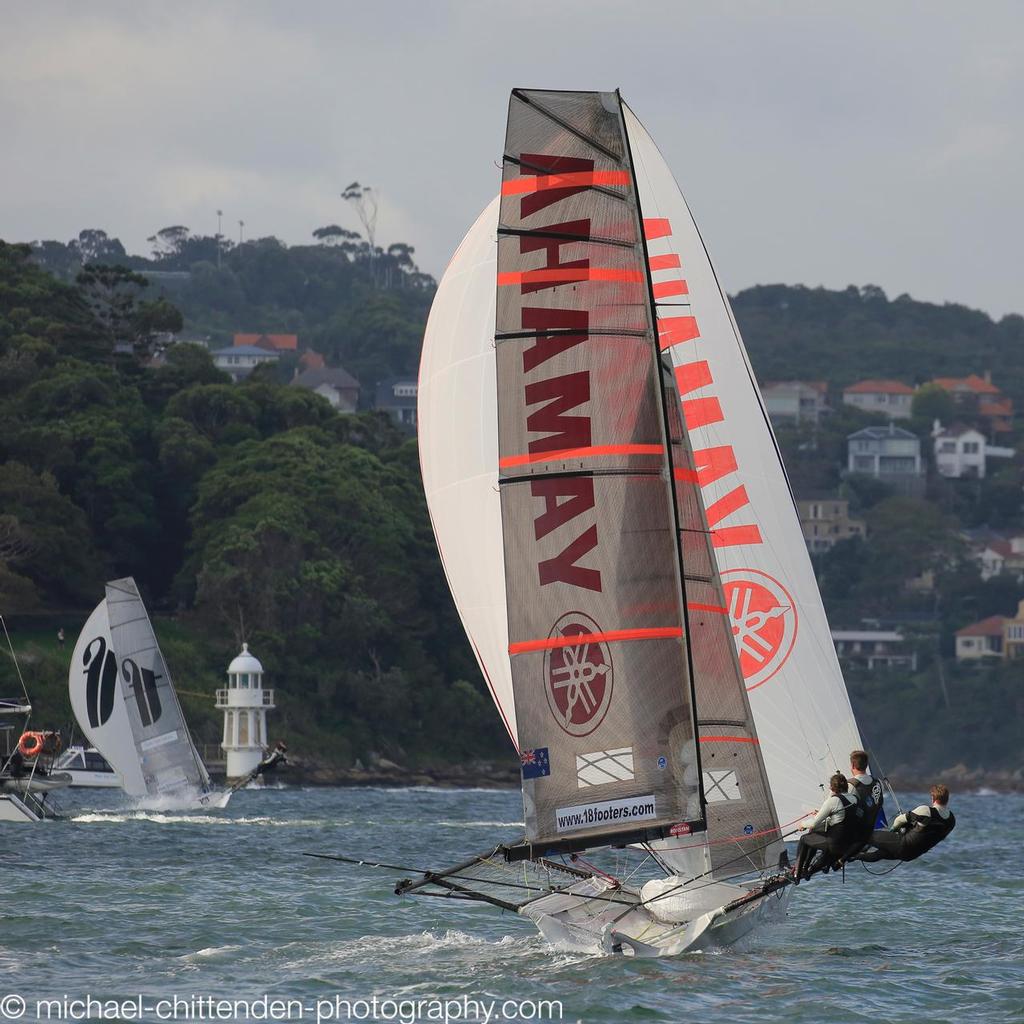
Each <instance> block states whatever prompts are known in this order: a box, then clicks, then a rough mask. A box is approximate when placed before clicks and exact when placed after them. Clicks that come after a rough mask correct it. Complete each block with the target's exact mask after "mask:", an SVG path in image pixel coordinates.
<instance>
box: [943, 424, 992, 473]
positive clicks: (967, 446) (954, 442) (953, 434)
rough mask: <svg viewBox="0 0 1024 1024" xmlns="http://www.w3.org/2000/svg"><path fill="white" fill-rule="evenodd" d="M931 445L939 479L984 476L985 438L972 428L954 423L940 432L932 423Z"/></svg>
mask: <svg viewBox="0 0 1024 1024" xmlns="http://www.w3.org/2000/svg"><path fill="white" fill-rule="evenodd" d="M932 437H933V438H934V444H935V468H936V469H938V471H939V472H940V473H941V474H942V475H943V476H948V477H954V478H955V479H957V480H959V479H960V478H961V477H977V478H978V479H981V478H982V477H984V476H985V435H984V434H983V433H982V432H981V431H980V430H975V429H974V427H967V426H964V425H963V424H962V423H954V424H953V425H952V426H949V427H946V428H943V427H942V425H941V424H940V423H939V422H938V421H936V423H935V426H934V428H933V429H932Z"/></svg>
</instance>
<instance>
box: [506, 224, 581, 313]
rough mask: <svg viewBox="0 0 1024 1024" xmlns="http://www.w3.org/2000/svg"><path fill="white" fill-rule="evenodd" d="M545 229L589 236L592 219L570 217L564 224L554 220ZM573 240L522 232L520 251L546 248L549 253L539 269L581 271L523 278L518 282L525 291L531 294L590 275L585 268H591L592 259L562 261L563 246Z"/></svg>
mask: <svg viewBox="0 0 1024 1024" xmlns="http://www.w3.org/2000/svg"><path fill="white" fill-rule="evenodd" d="M544 230H545V231H550V232H551V233H552V234H559V235H576V236H579V237H580V238H586V237H587V236H588V235H589V234H590V221H589V220H572V221H567V222H566V223H564V224H552V225H551V226H550V227H546V228H545V229H544ZM573 244H576V243H574V242H571V241H570V240H569V239H567V238H536V237H532V236H530V235H521V236H520V238H519V252H520V253H521V254H526V253H529V252H537V251H539V250H544V252H545V253H546V254H547V261H546V262H545V264H544V266H543V268H539V269H544V270H554V271H565V270H578V271H580V273H579V274H578V275H576V274H561V275H559V274H553V275H552V280H547V281H543V280H539V281H533V282H528V281H524V282H523V283H522V284H521V285H520V286H519V290H520V292H521V293H522V294H523V295H528V294H529V293H530V292H539V291H541V290H543V289H544V288H555V287H557V286H558V285H565V284H576V283H578V282H579V281H585V280H587V275H586V273H584V271H586V270H588V269H589V268H590V260H589V259H581V260H567V261H565V262H562V246H563V245H573ZM555 278H557V280H555Z"/></svg>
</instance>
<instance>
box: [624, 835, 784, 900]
mask: <svg viewBox="0 0 1024 1024" xmlns="http://www.w3.org/2000/svg"><path fill="white" fill-rule="evenodd" d="M800 831H801V830H800V829H794V830H793V831H792V832H787V833H786V835H783V836H780V837H779V838H780V839H783V840H785V839H787V838H789V837H790V836H794V835H799V833H800ZM774 842H775V840H774V839H773V840H771V842H768V843H763V844H760V845H759V846H756V847H754V849H753V850H752V851H751V853H757V852H759V851H761V850H767V849H768V847H769V846H771V845H772V843H774ZM749 856H750V854H749V853H746V852H744V853H741V854H740V855H739V856H738V857H733V859H732V860H727V861H725V862H724V863H722V864H719V865H718V866H717V867H713V868H711V869H710V870H708V871H705V872H703V873H702V874H699V875H694V876H693V878H690V879H687V880H686V881H685V882H680V883H678V884H677V885H674V886H673V887H672V888H671V889H667V890H666V891H665V892H663V893H660V894H659V895H657V896H653V897H652V898H651V899H649V900H642V901H641V903H640V905H641V906H644V905H646V904H647V903H653V902H655V901H656V900H660V899H664V898H665V897H666V896H671V895H672V893H674V892H676V891H678V890H680V889H683V888H685V887H686V886H688V885H690V884H692V883H693V882H696V881H699V880H700V879H702V878H707V877H708V876H709V875H713V874H714V873H715V872H716V871H720V870H721V869H722V868H727V867H728V866H729V865H730V864H736V863H737V862H738V861H741V860H745V859H746V858H747V857H749ZM715 881H717V879H715V878H712V879H710V880H709V881H708V882H706V883H705V885H711V884H712V883H713V882H715ZM702 888H704V886H702V885H698V886H697V887H696V889H693V890H691V891H692V892H696V891H697V889H702Z"/></svg>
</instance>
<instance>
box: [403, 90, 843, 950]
mask: <svg viewBox="0 0 1024 1024" xmlns="http://www.w3.org/2000/svg"><path fill="white" fill-rule="evenodd" d="M418 416H419V443H420V457H421V469H422V475H423V481H424V488H425V492H426V497H427V503H428V507H429V510H430V515H431V520H432V524H433V528H434V533H435V537H436V540H437V544H438V548H439V551H440V554H441V559H442V562H443V565H444V570H445V573H446V576H447V579H448V583H449V586H450V588H451V591H452V595H453V598H454V600H455V604H456V606H457V609H458V612H459V614H460V617H461V619H462V622H463V625H464V627H465V630H466V633H467V635H468V637H469V639H470V642H471V644H472V647H473V650H474V652H475V654H476V657H477V660H478V662H479V665H480V669H481V671H482V673H483V676H484V678H485V679H486V681H487V685H488V687H489V689H490V693H491V696H492V697H493V698H494V702H495V704H496V706H497V709H498V712H499V714H500V716H501V718H502V721H503V722H504V724H505V727H506V729H507V730H508V733H509V736H510V738H511V740H512V742H513V744H514V745H515V748H516V750H517V751H518V752H519V755H520V759H521V763H522V777H523V798H524V808H525V825H526V834H525V836H524V837H523V838H522V839H521V840H520V841H517V842H512V843H499V844H496V846H495V847H494V848H493V849H490V850H488V851H486V852H484V853H483V854H479V855H477V856H475V857H472V858H470V859H468V860H466V861H465V862H463V863H462V864H459V865H456V866H454V867H451V868H448V869H444V870H436V871H433V870H432V871H429V872H425V873H420V874H419V875H418V876H417V877H412V878H408V879H405V880H403V881H402V882H400V883H399V885H398V887H397V890H396V891H397V892H398V893H400V894H422V895H433V896H444V897H446V898H450V899H460V900H472V901H480V902H484V903H489V904H491V905H494V906H498V907H500V908H502V909H504V910H514V911H516V912H517V913H519V914H521V915H523V916H525V917H527V918H529V919H531V920H532V921H533V922H534V923H535V924H536V925H537V927H538V928H539V930H540V931H541V933H542V934H543V935H544V936H545V937H546V938H547V939H548V940H549V941H551V942H552V943H554V944H555V945H557V946H559V947H562V948H570V949H578V950H585V951H603V952H608V953H623V954H627V955H637V956H659V955H673V954H678V953H682V952H685V951H687V950H693V949H702V948H708V947H713V946H716V945H729V944H731V943H734V942H736V941H737V940H738V939H740V938H741V937H742V936H744V935H746V934H748V933H749V932H751V931H752V930H754V929H755V928H756V927H758V926H759V925H760V924H762V923H764V922H766V921H771V920H776V919H778V918H780V917H781V916H783V915H784V914H785V910H786V907H787V904H788V901H789V899H790V893H791V892H792V889H791V887H790V885H789V881H790V878H789V875H788V872H786V871H785V867H786V856H785V847H784V840H785V839H787V838H789V837H791V836H792V835H793V834H794V832H795V828H796V826H797V823H798V822H800V821H801V820H803V819H804V818H805V817H806V816H807V814H808V813H809V812H813V809H814V808H815V807H817V805H818V804H819V803H820V801H821V797H822V789H823V783H824V781H825V779H827V777H828V776H829V774H831V772H833V771H834V770H836V769H837V768H838V767H841V766H845V765H846V763H847V758H848V754H849V751H851V750H853V749H856V748H859V747H860V745H861V743H860V736H859V733H858V730H857V725H856V722H855V720H854V717H853V713H852V710H851V708H850V702H849V698H848V695H847V693H846V689H845V685H844V683H843V678H842V673H841V670H840V668H839V664H838V661H837V659H836V655H835V651H834V648H833V646H832V643H831V639H830V633H829V629H828V623H827V620H826V617H825V612H824V608H823V606H822V602H821V598H820V595H819V593H818V589H817V585H816V582H815V578H814V573H813V570H812V567H811V563H810V559H809V556H808V554H807V550H806V547H805V545H804V541H803V537H802V534H801V531H800V526H799V520H798V517H797V513H796V509H795V504H794V501H793V496H792V493H791V490H790V487H789V483H788V479H787V477H786V472H785V469H784V467H783V464H782V460H781V456H780V453H779V449H778V445H777V444H776V441H775V437H774V434H773V432H772V428H771V424H770V422H769V419H768V416H767V413H766V411H765V406H764V403H763V401H762V398H761V395H760V392H759V390H758V386H757V382H756V380H755V378H754V374H753V371H752V369H751V366H750V363H749V360H748V358H747V354H746V351H745V349H744V347H743V342H742V340H741V338H740V333H739V330H738V328H737V326H736V322H735V320H734V318H733V315H732V312H731V310H730V307H729V302H728V299H727V297H726V294H725V292H724V290H723V289H722V287H721V285H720V284H719V281H718V279H717V276H716V274H715V271H714V269H713V267H712V265H711V262H710V258H709V256H708V253H707V250H706V249H705V246H704V243H703V240H702V239H701V236H700V234H699V232H698V230H697V227H696V225H695V223H694V220H693V218H692V216H691V214H690V211H689V209H688V207H687V205H686V202H685V201H684V199H683V197H682V194H681V192H680V190H679V188H678V186H677V185H676V183H675V181H674V179H673V177H672V174H671V172H670V170H669V168H668V166H667V164H666V163H665V160H664V159H663V157H662V156H661V154H660V153H659V152H658V150H657V148H656V146H655V145H654V143H653V141H652V139H651V137H650V136H649V135H648V133H647V132H646V130H645V129H644V127H643V126H642V125H641V123H640V121H639V120H638V119H637V118H636V116H635V115H634V113H633V112H632V110H630V108H629V107H628V106H627V105H626V104H625V103H624V102H623V100H622V98H621V96H620V94H619V93H618V92H614V93H610V92H609V93H601V92H554V91H535V90H523V89H516V90H514V91H513V92H512V95H511V99H510V103H509V112H508V123H507V132H506V141H505V151H504V161H503V174H502V181H501V193H500V195H499V197H498V198H497V199H496V200H495V201H494V202H492V203H491V204H490V205H489V206H488V207H487V209H486V210H485V211H484V212H483V213H482V214H481V216H480V217H479V219H478V220H477V221H476V223H475V224H474V225H473V227H472V228H471V229H470V231H469V233H468V234H467V235H466V237H465V239H464V240H463V242H462V244H461V245H460V247H459V249H458V251H457V252H456V254H455V256H454V257H453V259H452V261H451V264H450V265H449V267H448V269H447V271H446V273H445V274H444V277H443V279H442V281H441V282H440V285H439V287H438V291H437V295H436V298H435V300H434V303H433V306H432V309H431V313H430V318H429V322H428V325H427V330H426V334H425V339H424V345H423V353H422V360H421V365H420V383H419V413H418Z"/></svg>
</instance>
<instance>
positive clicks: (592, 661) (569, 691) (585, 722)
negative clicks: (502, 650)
mask: <svg viewBox="0 0 1024 1024" xmlns="http://www.w3.org/2000/svg"><path fill="white" fill-rule="evenodd" d="M600 633H601V627H600V626H598V624H597V623H596V622H594V620H593V619H591V618H589V617H588V616H586V615H584V614H583V613H582V612H569V613H568V614H566V615H563V616H562V617H561V618H560V619H559V620H558V621H557V622H556V623H555V625H554V627H553V628H552V630H551V632H550V634H548V639H549V640H558V641H561V642H560V643H559V644H558V645H557V646H555V647H550V648H548V649H547V650H546V651H545V652H544V680H545V688H544V689H545V693H546V694H547V698H548V707H549V708H550V709H551V714H552V715H554V716H555V721H556V722H558V724H559V726H560V727H561V728H562V729H564V730H565V732H567V733H568V734H569V735H570V736H587V735H589V734H590V733H592V732H593V731H594V730H595V729H596V728H597V727H598V726H599V725H600V724H601V722H602V720H603V719H604V716H605V715H606V714H607V713H608V706H609V705H610V704H611V702H612V656H611V652H610V651H609V650H608V645H607V644H606V643H604V642H603V641H601V640H597V639H595V637H597V636H599V635H600Z"/></svg>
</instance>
